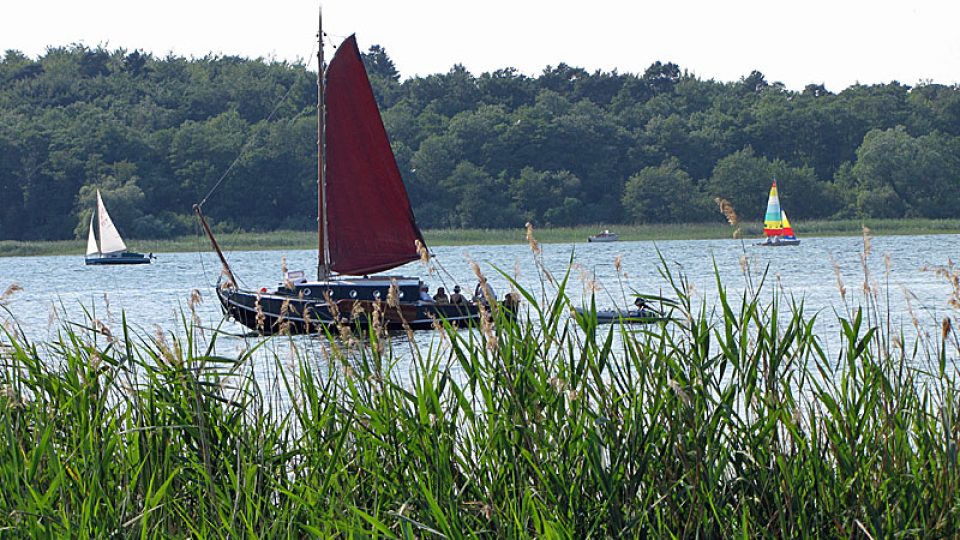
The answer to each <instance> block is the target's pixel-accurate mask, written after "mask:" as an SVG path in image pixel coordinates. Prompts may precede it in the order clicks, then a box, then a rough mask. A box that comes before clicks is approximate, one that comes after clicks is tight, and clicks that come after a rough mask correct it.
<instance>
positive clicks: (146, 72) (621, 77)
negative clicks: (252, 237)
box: [0, 45, 960, 240]
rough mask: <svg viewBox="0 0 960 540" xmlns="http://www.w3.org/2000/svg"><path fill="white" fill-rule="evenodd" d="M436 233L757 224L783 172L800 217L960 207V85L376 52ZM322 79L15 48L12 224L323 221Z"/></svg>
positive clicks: (1, 91)
mask: <svg viewBox="0 0 960 540" xmlns="http://www.w3.org/2000/svg"><path fill="white" fill-rule="evenodd" d="M364 61H365V63H366V66H367V70H368V72H369V74H370V78H371V82H372V84H373V87H374V92H375V94H376V96H377V99H378V101H379V103H380V107H381V111H382V115H383V120H384V124H385V126H386V128H387V132H388V133H389V135H390V137H391V142H392V145H393V147H394V152H395V154H396V157H397V162H398V164H399V166H400V169H401V171H402V173H403V176H404V180H405V182H406V184H407V188H408V191H409V193H410V197H411V200H412V203H413V206H414V212H415V213H416V216H417V219H418V222H419V223H420V225H421V226H422V227H425V228H440V227H454V228H457V227H481V228H502V227H517V226H521V225H522V224H523V223H525V222H527V221H530V222H532V223H534V224H535V225H538V226H566V225H577V224H591V223H601V222H602V223H676V222H703V221H711V220H722V219H723V217H722V216H721V215H720V214H719V213H718V212H717V211H716V204H715V203H714V199H715V198H717V197H722V198H726V199H727V200H729V201H730V202H731V203H732V204H733V205H734V207H735V208H736V209H737V212H738V213H739V214H740V216H741V218H743V219H754V220H759V219H760V218H761V215H762V212H763V207H764V205H765V204H766V192H767V189H768V188H769V185H770V182H771V180H773V179H776V180H777V181H778V184H779V186H780V188H781V199H782V201H783V204H784V205H785V206H786V207H787V208H788V209H789V210H790V213H791V218H792V220H793V221H795V222H799V223H802V221H803V220H805V219H830V218H849V217H863V218H870V217H884V218H888V217H889V218H897V217H928V218H942V217H955V216H956V215H957V213H956V211H955V209H956V208H958V207H960V189H958V187H960V88H958V86H957V85H950V86H948V85H943V84H936V83H934V82H930V81H927V82H922V83H919V84H917V85H915V86H908V85H905V84H901V83H899V82H896V81H894V82H890V83H884V84H871V85H860V84H858V85H854V86H851V87H848V88H846V89H843V90H842V91H839V92H836V93H834V92H832V91H830V90H828V89H827V88H825V87H824V85H822V84H810V85H807V86H806V87H805V88H804V89H803V90H802V91H792V90H788V89H787V88H785V87H784V86H783V85H782V84H781V83H777V82H769V81H767V80H766V77H765V76H764V75H763V74H762V73H760V72H757V71H754V72H752V73H750V74H747V75H745V76H744V77H742V78H741V79H740V80H738V81H732V82H722V81H716V80H712V79H711V80H702V79H700V78H698V77H696V76H694V75H692V74H690V73H689V72H687V71H685V70H682V69H681V68H680V66H677V65H676V64H674V63H669V62H667V63H663V62H655V63H654V64H652V65H651V66H650V67H649V68H647V69H646V70H645V71H644V72H643V73H642V74H632V73H619V72H617V71H612V72H603V71H596V72H588V71H587V70H584V69H582V68H578V67H573V66H569V65H566V64H560V65H558V66H555V67H554V66H547V67H546V68H545V69H544V70H543V72H542V73H540V74H539V75H538V76H536V77H531V76H527V75H524V74H522V73H519V72H518V71H517V70H515V69H512V68H504V69H500V70H497V71H494V72H490V73H483V74H480V75H479V76H476V75H473V74H472V73H470V72H469V71H467V70H466V69H465V68H463V66H460V65H455V66H453V67H452V68H451V69H450V70H449V71H448V72H447V73H439V74H433V75H427V76H418V77H411V78H407V79H401V77H400V73H399V72H398V70H397V69H396V67H395V64H394V63H393V61H392V59H391V58H390V57H389V55H388V54H387V52H386V51H385V50H384V49H383V48H382V47H380V46H373V47H371V48H370V49H369V50H368V52H366V53H365V54H364ZM316 92H317V89H316V82H315V73H311V72H310V71H309V70H308V69H307V67H306V66H304V65H302V64H298V63H287V62H276V61H265V60H263V59H245V58H239V57H233V56H212V55H211V56H206V57H203V58H191V59H187V58H183V57H179V56H173V55H168V56H166V57H156V56H154V55H152V54H150V53H146V52H143V51H139V50H135V51H128V50H124V49H117V50H107V49H104V48H102V47H97V48H90V47H86V46H83V45H71V46H67V47H51V48H48V49H47V51H46V52H45V54H43V55H42V56H40V57H39V58H36V59H33V58H30V57H28V56H26V55H24V54H22V53H20V52H18V51H15V50H9V51H6V52H5V54H4V56H3V58H2V61H0V239H21V240H28V239H30V240H32V239H64V238H71V237H77V236H83V235H85V234H86V226H87V223H88V222H89V217H90V212H91V211H92V208H93V204H94V198H95V191H96V190H97V189H99V190H100V191H101V193H102V194H103V196H104V199H105V200H106V202H107V204H108V206H109V207H110V211H111V214H112V215H113V216H114V220H115V221H116V222H117V223H118V226H119V228H120V229H121V231H122V232H124V234H126V235H129V236H132V237H140V238H163V237H170V236H176V235H181V234H186V233H189V232H192V231H194V230H195V229H194V227H195V224H194V222H193V217H192V214H191V207H192V205H193V204H194V203H196V202H198V201H200V200H201V199H203V198H204V197H205V196H206V195H207V193H208V192H209V191H210V189H211V188H212V187H213V186H214V185H215V184H216V183H217V182H218V180H220V179H221V177H224V175H226V176H225V177H224V179H223V183H222V185H221V187H220V188H219V189H217V190H216V191H214V192H213V194H212V196H211V197H210V199H209V201H208V202H207V204H206V205H205V211H206V212H207V213H208V214H209V216H210V218H211V219H212V220H213V221H214V222H215V223H216V227H218V228H220V229H221V230H238V229H243V230H273V229H281V228H288V229H309V228H313V227H315V224H316V197H315V195H314V193H315V189H316V148H315V146H316V142H315V141H316V135H315V129H316V111H315V104H316V98H317V94H316Z"/></svg>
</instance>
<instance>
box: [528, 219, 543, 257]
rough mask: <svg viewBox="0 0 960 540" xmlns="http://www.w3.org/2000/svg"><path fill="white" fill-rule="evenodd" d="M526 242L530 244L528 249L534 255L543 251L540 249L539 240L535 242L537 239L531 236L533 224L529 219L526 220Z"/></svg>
mask: <svg viewBox="0 0 960 540" xmlns="http://www.w3.org/2000/svg"><path fill="white" fill-rule="evenodd" d="M527 244H529V245H530V251H532V252H533V254H534V255H540V254H541V253H542V252H543V251H542V250H541V249H540V242H537V239H536V238H535V237H534V236H533V224H532V223H530V222H529V221H528V222H527Z"/></svg>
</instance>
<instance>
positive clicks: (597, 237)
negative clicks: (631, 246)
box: [587, 229, 620, 242]
mask: <svg viewBox="0 0 960 540" xmlns="http://www.w3.org/2000/svg"><path fill="white" fill-rule="evenodd" d="M619 239H620V235H619V234H617V233H612V232H610V231H609V230H607V229H604V230H603V232H602V233H600V234H594V235H590V236H588V237H587V242H616V241H617V240H619Z"/></svg>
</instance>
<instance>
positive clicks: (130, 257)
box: [84, 251, 151, 265]
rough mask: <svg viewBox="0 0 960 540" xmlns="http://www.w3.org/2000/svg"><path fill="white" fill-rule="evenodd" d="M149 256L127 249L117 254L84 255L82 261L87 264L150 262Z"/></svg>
mask: <svg viewBox="0 0 960 540" xmlns="http://www.w3.org/2000/svg"><path fill="white" fill-rule="evenodd" d="M150 260H151V258H150V256H148V255H144V254H143V253H134V252H132V251H128V252H126V253H121V254H119V255H105V256H104V255H101V256H99V257H85V258H84V263H86V264H88V265H108V264H150Z"/></svg>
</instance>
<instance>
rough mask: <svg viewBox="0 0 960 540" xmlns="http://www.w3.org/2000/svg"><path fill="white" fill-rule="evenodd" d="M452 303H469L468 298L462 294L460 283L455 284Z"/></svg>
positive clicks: (451, 296) (451, 298) (451, 297)
mask: <svg viewBox="0 0 960 540" xmlns="http://www.w3.org/2000/svg"><path fill="white" fill-rule="evenodd" d="M450 303H451V304H458V305H459V304H466V303H467V299H466V298H464V297H463V295H462V294H460V286H459V285H454V286H453V294H451V295H450Z"/></svg>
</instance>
